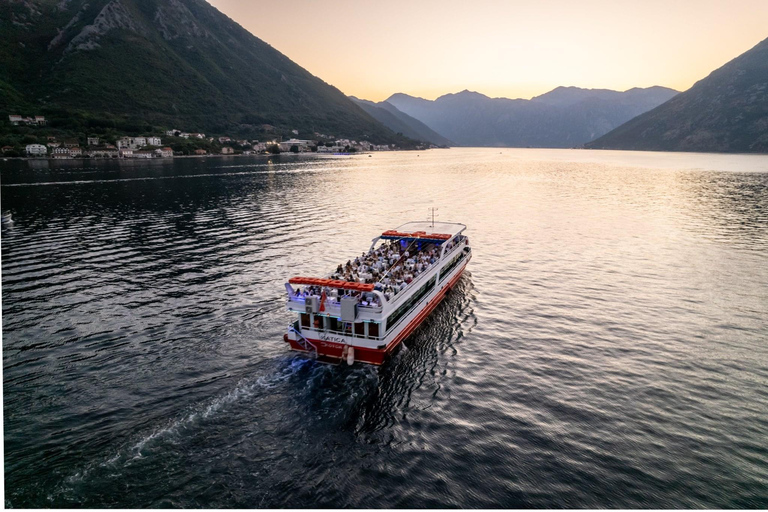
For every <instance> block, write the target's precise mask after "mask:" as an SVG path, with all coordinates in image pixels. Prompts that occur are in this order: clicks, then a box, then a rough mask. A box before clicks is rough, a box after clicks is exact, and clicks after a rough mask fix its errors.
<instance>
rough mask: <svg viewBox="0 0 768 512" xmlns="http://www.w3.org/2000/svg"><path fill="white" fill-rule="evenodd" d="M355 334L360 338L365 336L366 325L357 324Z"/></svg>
mask: <svg viewBox="0 0 768 512" xmlns="http://www.w3.org/2000/svg"><path fill="white" fill-rule="evenodd" d="M355 334H356V335H358V336H364V335H365V324H364V323H363V322H357V323H356V324H355Z"/></svg>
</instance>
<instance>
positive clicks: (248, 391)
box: [64, 358, 313, 485]
mask: <svg viewBox="0 0 768 512" xmlns="http://www.w3.org/2000/svg"><path fill="white" fill-rule="evenodd" d="M308 364H313V363H312V361H310V360H308V359H301V358H295V359H292V360H291V361H289V362H288V364H287V365H286V366H284V367H283V368H280V369H279V370H278V371H277V372H276V373H274V374H271V375H263V376H260V377H258V378H256V379H252V380H249V379H243V380H241V381H240V382H239V383H238V384H237V386H235V388H234V389H233V390H232V391H230V392H228V393H227V394H225V395H223V396H219V397H217V398H214V399H213V400H211V401H210V402H209V403H208V404H207V405H204V406H201V407H197V408H196V409H195V410H193V411H192V412H190V413H189V414H187V415H186V416H184V417H182V418H180V419H178V420H175V421H173V422H171V423H170V424H169V425H167V426H165V427H162V428H160V429H157V430H155V431H154V432H152V433H151V434H149V435H145V436H144V437H142V438H141V439H139V440H138V441H137V442H134V443H133V444H132V445H131V446H129V447H123V448H121V449H118V451H117V452H116V453H115V454H114V455H112V456H111V457H109V458H107V459H106V460H104V461H102V462H99V463H93V464H90V465H89V466H87V467H86V468H84V469H83V470H81V471H77V472H76V473H74V474H72V475H70V476H69V477H67V478H66V479H65V480H64V481H65V483H67V484H70V485H71V484H75V483H77V482H81V481H83V480H84V479H85V478H86V477H87V476H88V475H89V474H90V472H91V470H92V469H94V468H96V467H113V468H114V467H115V466H116V465H117V464H118V463H119V462H121V461H122V462H123V464H129V463H130V462H131V461H132V460H135V459H141V458H142V457H143V454H142V451H143V450H144V449H145V448H147V447H148V446H151V445H152V444H153V443H154V442H156V441H158V440H162V439H165V438H168V437H171V436H174V435H178V434H180V433H181V432H182V431H184V430H185V429H187V428H190V427H192V426H194V425H195V424H196V423H197V422H199V421H200V420H203V419H209V418H211V417H212V416H215V415H216V414H217V413H218V412H220V411H221V410H222V409H223V408H224V407H226V406H228V405H231V404H233V403H236V402H238V401H240V400H242V399H245V398H249V397H251V396H253V395H254V394H256V393H257V392H259V391H261V390H266V389H273V388H275V387H277V386H279V385H280V384H281V383H283V382H285V381H286V380H288V379H289V378H290V377H291V376H292V375H294V374H296V373H297V372H299V371H300V370H301V369H302V368H304V367H305V366H306V365H308Z"/></svg>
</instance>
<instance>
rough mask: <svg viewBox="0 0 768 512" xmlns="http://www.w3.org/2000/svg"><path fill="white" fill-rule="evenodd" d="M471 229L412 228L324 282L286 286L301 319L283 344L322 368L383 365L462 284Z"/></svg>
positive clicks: (388, 237)
mask: <svg viewBox="0 0 768 512" xmlns="http://www.w3.org/2000/svg"><path fill="white" fill-rule="evenodd" d="M466 228H467V227H466V226H465V225H463V224H456V223H450V222H409V223H407V224H403V225H402V226H399V227H398V228H396V229H394V230H390V231H385V232H384V233H382V234H381V236H378V237H376V238H374V239H373V243H372V244H371V247H370V249H369V250H368V252H365V253H362V254H361V255H360V256H358V257H356V258H353V259H351V260H349V261H347V262H346V263H343V264H341V265H339V266H338V267H337V268H336V270H335V272H332V273H331V274H329V275H328V276H326V277H324V278H313V277H293V278H291V279H289V280H288V282H287V283H286V284H285V288H286V291H287V292H288V301H287V306H288V310H289V311H293V312H295V313H298V319H297V320H296V321H295V322H294V323H293V324H291V325H290V326H289V328H288V332H287V333H286V334H285V335H284V340H285V341H286V342H287V343H288V344H289V345H290V348H291V349H292V350H297V351H301V352H307V353H309V354H310V355H312V356H313V357H317V358H318V359H320V360H324V361H329V362H339V361H346V362H347V363H349V364H352V363H353V362H355V361H359V362H363V363H370V364H375V365H379V364H382V363H383V362H384V361H385V360H386V358H387V357H388V356H389V355H391V354H392V352H393V351H394V350H395V348H397V346H398V345H399V344H400V343H401V342H402V341H403V340H404V339H406V338H407V337H408V336H409V335H410V334H411V333H412V332H413V331H414V330H415V329H416V328H417V327H418V326H419V325H420V324H421V323H422V322H423V321H424V319H425V318H426V317H427V315H429V313H430V312H431V311H432V310H433V309H435V307H437V305H438V304H439V303H440V301H441V300H442V299H443V297H444V296H445V294H446V293H447V292H448V291H449V290H450V289H451V288H453V286H455V285H456V282H457V281H458V280H459V278H460V277H461V274H462V272H464V269H465V268H466V266H467V264H468V263H469V260H470V259H471V258H472V249H471V248H470V246H469V239H468V238H467V237H466V236H464V235H463V234H462V233H463V232H464V230H465V229H466Z"/></svg>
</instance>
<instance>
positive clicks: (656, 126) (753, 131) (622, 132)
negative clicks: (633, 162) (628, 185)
mask: <svg viewBox="0 0 768 512" xmlns="http://www.w3.org/2000/svg"><path fill="white" fill-rule="evenodd" d="M587 147H589V148H596V149H639V150H658V151H721V152H761V153H765V152H768V39H766V40H764V41H762V42H761V43H759V44H758V45H757V46H755V47H754V48H752V49H751V50H749V51H747V52H746V53H743V54H742V55H740V56H739V57H736V58H735V59H733V60H732V61H730V62H729V63H727V64H725V65H724V66H722V67H721V68H719V69H717V70H715V71H713V72H712V73H710V75H709V76H707V77H706V78H704V79H702V80H700V81H698V82H696V84H694V86H693V87H691V88H690V89H688V90H687V91H685V92H683V93H680V94H679V95H677V96H675V97H674V98H672V99H671V100H669V101H667V102H666V103H664V104H662V105H660V106H659V107H657V108H655V109H653V110H651V111H650V112H646V113H645V114H643V115H641V116H638V117H636V118H634V119H632V120H631V121H629V122H627V123H625V124H623V125H621V126H620V127H618V128H616V129H615V130H613V131H612V132H610V133H608V134H606V135H604V136H603V137H601V138H599V139H597V140H595V141H594V142H591V143H589V144H587Z"/></svg>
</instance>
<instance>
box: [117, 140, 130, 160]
mask: <svg viewBox="0 0 768 512" xmlns="http://www.w3.org/2000/svg"><path fill="white" fill-rule="evenodd" d="M119 142H120V141H118V143H119ZM119 155H120V157H121V158H133V150H132V149H131V148H120V151H119Z"/></svg>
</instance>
